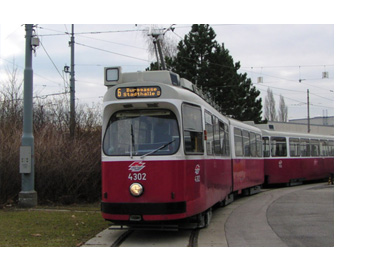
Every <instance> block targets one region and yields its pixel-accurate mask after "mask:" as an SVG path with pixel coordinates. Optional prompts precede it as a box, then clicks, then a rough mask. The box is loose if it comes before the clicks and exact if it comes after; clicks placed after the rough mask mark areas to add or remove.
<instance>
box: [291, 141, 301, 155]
mask: <svg viewBox="0 0 365 260" xmlns="http://www.w3.org/2000/svg"><path fill="white" fill-rule="evenodd" d="M289 147H290V157H299V156H300V143H299V138H289Z"/></svg>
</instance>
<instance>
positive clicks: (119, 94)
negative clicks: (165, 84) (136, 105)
mask: <svg viewBox="0 0 365 260" xmlns="http://www.w3.org/2000/svg"><path fill="white" fill-rule="evenodd" d="M115 96H116V98H118V99H124V98H149V97H159V96H161V88H160V87H157V86H155V87H122V88H117V90H116V92H115Z"/></svg>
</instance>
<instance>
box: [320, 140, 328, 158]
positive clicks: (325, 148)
mask: <svg viewBox="0 0 365 260" xmlns="http://www.w3.org/2000/svg"><path fill="white" fill-rule="evenodd" d="M319 150H320V151H321V156H328V142H327V140H321V141H319Z"/></svg>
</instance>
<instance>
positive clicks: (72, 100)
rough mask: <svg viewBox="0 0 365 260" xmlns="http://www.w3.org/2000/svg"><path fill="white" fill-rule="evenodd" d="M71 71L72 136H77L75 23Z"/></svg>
mask: <svg viewBox="0 0 365 260" xmlns="http://www.w3.org/2000/svg"><path fill="white" fill-rule="evenodd" d="M69 44H70V47H71V72H70V137H71V138H74V136H75V127H76V121H75V36H74V25H73V24H72V29H71V41H70V43H69Z"/></svg>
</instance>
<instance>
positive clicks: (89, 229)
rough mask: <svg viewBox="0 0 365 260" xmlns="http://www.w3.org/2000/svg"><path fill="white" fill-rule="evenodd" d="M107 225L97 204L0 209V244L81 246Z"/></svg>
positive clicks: (6, 245) (11, 245)
mask: <svg viewBox="0 0 365 260" xmlns="http://www.w3.org/2000/svg"><path fill="white" fill-rule="evenodd" d="M107 227H108V222H106V221H105V220H104V219H103V218H102V216H101V212H100V209H99V208H98V207H97V206H90V205H88V206H70V207H57V208H42V209H41V208H39V207H37V208H35V209H30V210H20V209H14V208H12V209H3V210H0V230H1V232H0V246H1V247H20V246H21V247H59V246H61V247H74V246H80V245H82V244H83V243H85V242H86V241H88V240H89V239H91V238H92V237H94V236H95V235H96V234H97V233H99V232H100V231H102V230H104V229H105V228H107Z"/></svg>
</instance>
